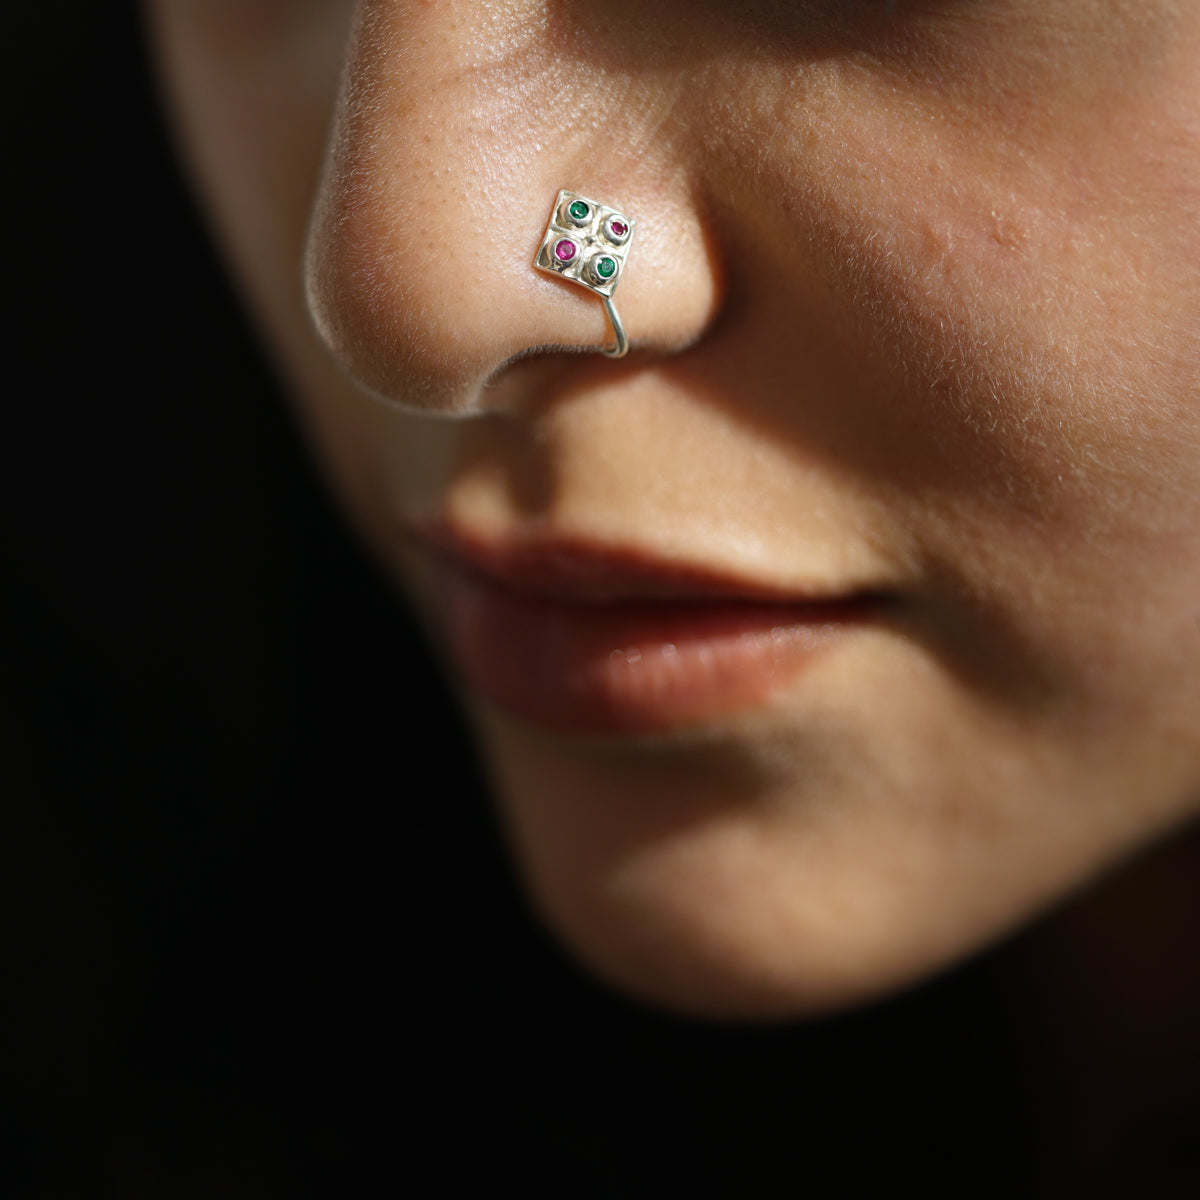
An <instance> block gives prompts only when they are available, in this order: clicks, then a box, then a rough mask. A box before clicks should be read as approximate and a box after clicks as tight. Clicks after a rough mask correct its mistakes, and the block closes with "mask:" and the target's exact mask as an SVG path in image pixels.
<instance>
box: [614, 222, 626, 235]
mask: <svg viewBox="0 0 1200 1200" xmlns="http://www.w3.org/2000/svg"><path fill="white" fill-rule="evenodd" d="M611 228H612V231H613V233H615V234H616V235H617V237H624V236H625V235H626V233H628V232H629V226H628V225H626V224H625V223H624V222H623V221H613V223H612V226H611Z"/></svg>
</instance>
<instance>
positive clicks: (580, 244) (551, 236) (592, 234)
mask: <svg viewBox="0 0 1200 1200" xmlns="http://www.w3.org/2000/svg"><path fill="white" fill-rule="evenodd" d="M633 228H634V222H633V221H632V219H630V218H629V217H627V216H626V215H625V214H624V213H622V212H620V211H619V210H617V209H615V208H611V207H609V206H608V205H607V204H598V203H597V202H596V201H595V200H589V199H588V198H587V197H586V196H581V195H579V193H578V192H568V191H565V190H564V191H561V192H559V193H558V199H557V200H555V202H554V207H553V209H551V211H550V220H549V222H548V223H547V225H546V233H545V235H544V236H543V237H542V244H541V246H539V247H538V252H537V254H536V255H534V259H533V265H534V266H535V267H536V268H537V269H538V270H539V271H545V272H546V273H547V274H548V275H561V276H562V278H564V279H569V280H571V282H572V283H577V284H579V285H580V286H581V287H585V288H587V289H588V291H590V292H595V293H596V295H598V296H611V295H612V294H613V292H615V291H616V290H617V284H618V283H620V282H621V275H622V273H623V272H624V270H625V259H626V257H627V256H628V254H629V247H630V245H631V244H632V242H633Z"/></svg>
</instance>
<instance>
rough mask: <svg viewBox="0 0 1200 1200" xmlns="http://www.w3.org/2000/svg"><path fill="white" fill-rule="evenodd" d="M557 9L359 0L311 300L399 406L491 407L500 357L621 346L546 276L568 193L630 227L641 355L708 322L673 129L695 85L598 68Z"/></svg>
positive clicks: (539, 0)
mask: <svg viewBox="0 0 1200 1200" xmlns="http://www.w3.org/2000/svg"><path fill="white" fill-rule="evenodd" d="M553 12H554V8H553V6H551V5H547V4H546V3H544V0H506V2H504V3H499V4H489V5H479V4H477V3H475V2H474V0H444V2H440V3H437V4H432V3H418V2H416V0H402V2H399V3H397V2H395V0H362V3H361V4H360V7H359V11H358V14H357V19H356V23H355V28H354V31H353V34H352V37H351V41H350V45H349V47H348V51H347V62H346V69H345V72H344V75H343V80H342V85H341V94H340V98H339V103H338V107H337V112H336V116H335V121H334V127H333V130H332V134H331V141H330V146H329V150H328V153H327V159H326V164H325V169H324V173H323V177H322V181H321V185H320V189H319V193H318V198H317V203H316V205H315V208H314V212H313V217H312V222H311V227H310V231H309V241H308V250H307V256H306V286H307V295H308V301H309V307H310V311H311V314H312V317H313V320H314V322H315V324H316V327H317V329H318V331H319V333H320V334H321V337H322V338H323V340H324V341H325V343H326V345H327V346H328V348H329V349H330V350H331V352H332V353H333V354H334V355H335V357H336V358H337V359H338V360H339V362H340V363H341V365H342V366H343V367H344V369H345V370H346V371H347V372H348V373H349V374H350V375H351V376H352V377H353V378H354V379H356V380H357V381H358V383H359V384H360V385H362V386H363V387H364V388H365V389H366V390H368V391H370V392H374V393H376V394H378V395H380V396H382V397H384V398H386V399H387V400H389V401H391V402H393V403H395V404H397V405H400V406H401V407H404V408H406V409H409V410H413V411H418V412H422V413H428V414H430V415H439V414H440V415H470V414H471V413H475V412H482V411H486V409H487V407H488V405H489V403H490V401H489V397H490V396H492V395H494V394H495V393H494V391H493V390H492V389H488V388H486V387H485V386H484V385H485V384H486V383H487V382H488V381H489V380H490V379H492V378H493V377H495V376H496V374H497V372H501V371H502V370H503V368H504V367H505V366H506V365H507V364H510V363H512V362H514V361H516V360H518V359H521V358H524V357H526V356H528V355H530V354H533V353H539V352H540V353H544V354H557V353H560V352H567V351H577V350H589V351H590V350H596V351H599V350H602V349H604V348H605V347H606V346H607V347H611V346H612V344H613V331H612V329H611V328H610V323H609V320H608V318H607V317H606V314H605V309H604V304H603V300H602V297H601V296H600V295H599V294H597V293H596V292H595V291H593V290H589V289H588V288H584V287H581V286H579V285H578V284H577V283H574V282H572V281H571V280H570V279H568V278H563V277H561V273H559V277H556V273H555V272H546V271H539V270H536V269H535V267H534V257H535V255H536V254H538V252H539V250H540V248H541V247H542V244H543V235H544V233H545V231H546V229H547V223H548V220H549V219H550V217H551V215H552V212H553V211H555V203H556V199H557V198H558V196H559V193H560V191H561V190H563V189H566V190H569V191H571V192H575V193H578V194H581V195H583V196H585V197H587V198H588V199H590V200H592V201H595V202H596V203H597V204H599V205H605V206H610V207H611V208H613V209H616V210H618V211H619V212H620V213H622V214H624V215H626V216H628V217H629V218H631V219H632V221H633V223H634V238H633V239H632V241H631V242H630V243H629V246H628V256H627V258H626V259H625V260H624V262H623V264H622V266H621V271H620V279H619V288H618V290H617V291H615V293H614V295H613V297H612V302H613V304H614V305H615V306H616V308H617V310H618V311H619V314H620V318H621V320H622V321H623V323H624V326H625V329H626V331H627V332H628V335H629V338H630V341H631V343H632V355H633V357H634V359H635V360H636V357H637V355H638V354H639V352H645V351H647V350H651V351H652V350H669V349H674V348H678V347H681V346H684V345H688V344H690V343H692V342H694V341H695V340H696V339H698V338H699V337H700V336H701V334H702V333H703V331H704V330H705V328H706V327H707V325H708V324H709V322H710V321H711V320H712V317H713V314H714V311H715V309H716V306H717V290H718V289H717V279H718V275H719V271H718V265H717V263H716V262H715V261H714V260H713V258H712V257H711V255H710V252H709V250H708V248H707V246H706V244H705V239H704V236H703V235H704V230H703V228H702V224H701V220H700V218H699V216H698V209H697V205H696V204H695V203H694V202H693V199H692V196H691V195H690V190H689V179H688V171H687V166H686V162H685V161H684V156H683V155H682V154H681V152H680V146H679V143H678V141H673V139H672V138H671V137H670V136H667V133H668V130H669V127H670V114H671V112H672V108H673V102H674V100H675V99H676V98H677V96H678V94H679V91H680V89H682V88H683V87H684V86H686V81H685V80H684V79H683V78H682V77H677V76H676V75H675V73H674V72H675V68H672V67H670V66H669V65H668V66H664V67H663V68H662V70H661V71H648V72H631V71H626V72H622V71H621V70H620V69H616V68H614V66H613V64H611V63H609V64H602V63H597V62H592V61H589V60H588V59H587V57H586V56H581V55H580V54H579V53H578V51H577V50H576V49H574V48H573V46H572V41H571V38H570V36H569V32H568V30H567V29H566V28H565V27H563V26H561V25H558V24H556V23H555V21H554V20H553ZM583 248H584V249H586V247H583ZM597 282H600V283H602V282H603V280H598V281H597ZM564 361H566V360H565V359H564ZM610 369H613V370H618V369H621V368H619V367H617V366H613V367H612V368H610Z"/></svg>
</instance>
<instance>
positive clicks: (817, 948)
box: [468, 647, 1188, 1021]
mask: <svg viewBox="0 0 1200 1200" xmlns="http://www.w3.org/2000/svg"><path fill="white" fill-rule="evenodd" d="M876 649H877V648H876ZM896 653H897V654H903V653H904V652H903V651H897V652H896ZM881 657H882V658H885V659H886V658H887V655H883V656H881V655H879V654H878V653H875V652H872V651H871V650H870V649H869V648H867V647H864V650H863V653H862V656H861V658H860V657H859V656H858V655H857V654H851V655H844V656H843V659H844V660H845V663H844V665H843V666H842V667H839V668H837V669H836V670H833V669H830V670H825V671H823V673H822V677H821V685H820V687H819V688H816V689H814V688H813V687H812V685H811V681H809V682H808V683H802V684H800V685H798V686H797V688H796V689H795V690H794V691H793V692H792V693H791V695H789V696H783V697H781V698H780V699H779V701H778V702H777V703H775V704H773V705H770V706H767V707H766V708H765V709H760V710H756V711H754V712H752V713H748V714H746V715H744V716H743V717H742V718H741V719H739V720H726V721H723V722H720V723H717V724H710V725H707V726H699V727H696V728H692V729H688V730H675V731H673V732H671V733H668V734H658V735H655V736H643V737H637V738H631V737H627V736H609V735H606V736H591V735H588V736H580V735H576V734H572V733H567V734H563V733H562V732H560V731H555V730H551V729H547V728H545V727H542V726H538V725H534V724H532V723H529V722H527V721H525V720H523V719H522V718H521V717H520V716H515V715H513V714H511V713H506V712H504V711H502V710H500V709H497V708H495V707H490V706H488V705H486V704H483V703H479V702H471V703H470V704H469V705H468V710H469V712H470V713H471V715H472V719H473V721H474V724H475V727H476V731H477V733H478V736H479V738H480V740H481V744H482V747H483V751H484V760H485V762H486V763H487V765H488V767H489V769H490V773H491V776H492V780H493V787H494V792H495V794H496V796H497V798H498V801H499V806H500V812H501V815H502V818H503V821H504V823H505V825H506V828H507V832H508V836H509V840H510V844H511V847H512V851H513V856H514V859H515V862H516V866H517V870H518V872H519V874H520V876H521V879H522V881H523V883H524V886H525V889H526V891H527V894H528V896H529V898H530V901H531V903H532V905H533V907H534V909H535V910H536V912H537V913H538V914H539V915H540V917H541V918H542V920H543V921H544V923H545V924H546V925H547V926H548V927H549V928H550V929H551V930H552V931H553V932H554V933H555V934H556V935H557V936H558V938H559V939H560V940H561V942H562V943H563V945H564V946H565V947H566V948H567V950H568V951H569V952H570V953H571V954H572V955H573V957H574V958H575V959H576V960H577V961H579V962H580V963H581V964H582V965H583V966H584V968H585V969H587V970H588V971H590V972H591V973H592V974H594V975H595V976H597V977H598V978H600V979H601V980H604V981H606V982H607V983H609V984H611V985H612V986H614V987H615V988H616V989H618V990H619V991H620V992H622V993H625V994H627V995H629V996H631V997H633V998H635V999H638V1000H641V1001H643V1002H646V1003H648V1004H651V1005H653V1006H655V1007H659V1008H663V1009H666V1010H669V1011H671V1012H675V1013H678V1014H683V1015H687V1016H692V1017H698V1018H706V1019H715V1020H739V1021H781V1020H788V1019H793V1018H799V1017H807V1016H814V1015H821V1014H828V1013H833V1012H837V1011H839V1010H844V1009H848V1008H851V1007H854V1006H858V1005H862V1004H865V1003H869V1002H871V1001H874V1000H877V999H881V998H883V997H885V996H887V995H888V994H890V993H893V992H896V991H898V990H901V989H903V988H906V987H908V986H911V985H913V984H915V983H918V982H920V981H922V980H924V979H927V978H929V977H931V976H933V975H935V974H936V973H938V972H940V971H942V970H945V969H947V968H949V967H951V966H953V965H954V964H956V963H957V962H960V961H961V960H963V959H965V958H967V957H969V956H971V955H972V954H974V953H976V952H978V951H981V950H983V949H985V948H986V947H988V946H989V945H991V944H993V943H994V942H996V941H997V940H998V939H1000V938H1002V937H1004V936H1005V935H1007V934H1009V933H1011V932H1012V931H1014V930H1016V929H1017V928H1019V927H1020V926H1021V925H1022V924H1024V923H1027V922H1029V921H1031V920H1033V919H1034V918H1036V917H1037V916H1039V915H1040V914H1042V913H1043V912H1045V911H1046V910H1048V909H1049V908H1051V907H1053V906H1054V905H1056V904H1057V903H1058V902H1060V901H1061V900H1063V899H1065V898H1066V897H1068V896H1070V895H1072V894H1073V893H1075V892H1077V891H1078V890H1079V889H1081V888H1083V887H1084V886H1086V885H1087V884H1088V883H1090V882H1091V881H1092V880H1094V879H1095V878H1096V877H1097V876H1098V875H1099V874H1101V873H1102V872H1104V871H1106V870H1107V869H1109V868H1110V867H1112V866H1114V865H1116V864H1117V863H1119V862H1121V861H1123V860H1124V859H1125V858H1126V857H1128V856H1129V855H1130V854H1131V853H1132V852H1133V851H1135V850H1137V849H1139V848H1140V847H1141V846H1143V845H1145V844H1146V843H1147V842H1149V841H1151V840H1153V839H1155V838H1156V837H1158V836H1160V835H1161V834H1163V833H1164V832H1166V831H1168V830H1169V829H1170V828H1173V827H1175V826H1176V825H1177V824H1178V823H1179V821H1180V820H1181V819H1182V818H1183V817H1186V815H1187V811H1188V808H1187V805H1186V804H1185V803H1183V802H1180V803H1179V804H1175V805H1169V806H1165V805H1159V806H1156V807H1155V808H1154V810H1153V811H1151V810H1150V809H1149V808H1148V807H1147V806H1146V805H1145V804H1134V803H1131V802H1130V797H1131V796H1133V795H1136V794H1137V793H1138V791H1139V790H1140V791H1144V790H1145V781H1146V778H1147V772H1149V770H1150V768H1149V765H1148V763H1141V762H1140V759H1141V757H1142V756H1141V755H1135V754H1132V753H1130V748H1129V747H1128V746H1125V747H1121V746H1115V747H1113V750H1114V759H1113V760H1109V759H1108V758H1107V756H1106V755H1105V754H1103V753H1096V752H1092V753H1091V754H1090V755H1086V756H1085V755H1084V754H1082V752H1081V751H1080V748H1079V747H1077V746H1073V745H1072V744H1071V743H1070V742H1069V741H1067V740H1064V739H1063V738H1061V737H1060V736H1057V735H1056V733H1052V732H1044V731H1041V730H1040V729H1039V727H1038V726H1037V724H1036V722H1033V723H1026V724H1021V723H1013V722H1012V721H1010V720H1008V719H1007V718H1001V719H995V718H994V717H993V716H992V715H991V714H990V713H989V711H988V710H987V708H986V707H985V706H976V708H975V709H971V708H970V707H968V706H967V705H966V704H964V703H963V702H962V697H961V694H960V693H957V692H955V693H953V694H951V693H947V692H946V691H945V688H944V686H943V684H942V683H940V682H936V683H931V684H930V685H929V686H925V687H923V686H921V685H920V682H919V677H918V676H917V675H915V674H913V675H910V676H909V679H910V683H909V686H908V687H907V688H906V689H905V690H904V695H905V699H906V702H905V704H904V705H903V706H897V705H895V704H894V703H892V702H891V699H890V698H891V697H894V696H895V695H896V694H897V691H896V688H895V687H887V686H884V680H885V679H887V678H889V677H890V678H892V679H893V680H894V678H895V668H896V663H895V662H892V663H891V664H890V665H889V664H888V663H887V662H880V661H879V660H880V658H881ZM856 658H857V659H858V660H859V661H858V662H854V661H852V660H853V659H856ZM867 663H870V664H872V665H871V666H864V665H863V664H867ZM874 672H878V673H879V674H878V675H875V674H874ZM932 678H933V677H927V679H932ZM873 698H874V699H873ZM1103 748H1104V749H1108V748H1110V746H1109V743H1104V744H1103ZM1116 760H1120V761H1121V762H1122V769H1120V770H1118V769H1116V767H1115V766H1114V765H1113V763H1114V761H1116ZM1180 794H1181V795H1183V794H1184V793H1183V792H1181V793H1180ZM1098 814H1103V818H1104V819H1103V820H1101V819H1098Z"/></svg>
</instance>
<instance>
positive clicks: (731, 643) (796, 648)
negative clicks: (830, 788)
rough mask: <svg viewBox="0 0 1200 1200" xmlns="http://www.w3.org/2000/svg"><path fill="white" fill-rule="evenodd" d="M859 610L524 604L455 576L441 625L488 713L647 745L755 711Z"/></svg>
mask: <svg viewBox="0 0 1200 1200" xmlns="http://www.w3.org/2000/svg"><path fill="white" fill-rule="evenodd" d="M866 606H867V602H858V601H848V602H846V603H812V604H773V603H756V602H752V601H731V600H713V601H711V602H708V601H704V600H697V601H680V600H674V599H672V600H662V601H659V600H615V601H602V602H596V603H591V602H587V601H580V600H574V599H559V598H555V597H542V596H531V595H528V594H525V593H520V592H516V591H513V590H511V589H509V588H507V587H505V586H503V585H502V584H497V583H495V582H493V581H492V580H491V579H489V578H486V577H483V576H479V575H476V574H474V573H473V572H470V571H467V570H463V569H461V568H458V567H456V566H448V567H447V568H446V571H445V605H444V607H443V610H442V613H441V617H442V620H443V623H444V628H445V629H446V632H447V635H448V639H449V645H450V650H451V653H452V655H453V658H454V660H455V662H456V663H457V665H458V668H459V670H460V671H461V672H462V674H463V675H464V676H465V678H466V680H467V682H468V684H469V685H470V686H471V687H472V688H473V689H475V690H476V691H477V692H478V693H479V694H480V695H482V696H483V697H485V698H486V699H488V700H490V701H491V702H493V703H494V704H496V705H497V706H499V707H501V708H504V709H507V710H508V711H510V712H512V713H515V714H516V715H518V716H520V717H523V718H525V719H526V720H529V721H531V722H533V723H535V724H538V725H541V726H543V727H546V728H550V729H556V730H560V731H563V732H574V733H652V732H656V731H665V730H669V729H679V728H684V727H688V726H695V725H702V724H704V723H706V722H710V721H712V720H714V719H716V718H719V717H722V716H728V715H730V714H732V713H734V712H737V711H740V710H745V709H748V708H753V707H755V706H758V705H761V704H762V703H763V702H764V701H765V700H767V699H768V698H769V697H770V695H771V694H772V692H773V691H775V690H776V689H778V688H779V687H780V686H781V685H782V684H784V683H786V682H788V681H790V680H792V679H793V678H794V677H795V676H796V674H797V673H798V672H799V671H800V670H802V669H803V668H804V666H805V665H806V664H808V663H810V662H811V661H812V660H813V658H814V657H815V656H816V655H817V654H818V653H819V652H820V651H821V650H822V649H823V648H824V647H826V646H828V645H829V644H830V643H831V642H832V641H834V640H835V639H836V638H837V637H838V636H839V634H841V633H842V632H843V631H844V629H845V626H846V625H847V624H848V623H849V622H851V621H855V620H861V618H862V616H863V615H864V609H865V608H866Z"/></svg>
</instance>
